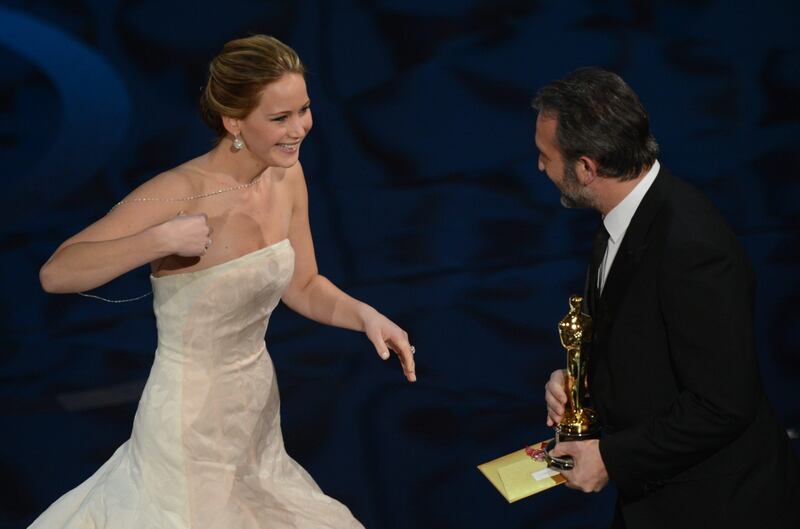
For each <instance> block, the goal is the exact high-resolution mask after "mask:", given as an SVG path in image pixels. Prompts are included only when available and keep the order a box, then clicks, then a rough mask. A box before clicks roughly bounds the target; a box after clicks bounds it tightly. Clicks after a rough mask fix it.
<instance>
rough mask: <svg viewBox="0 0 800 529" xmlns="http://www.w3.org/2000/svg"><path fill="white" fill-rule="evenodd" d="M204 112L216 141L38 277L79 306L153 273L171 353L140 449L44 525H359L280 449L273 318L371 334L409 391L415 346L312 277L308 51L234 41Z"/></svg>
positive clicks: (138, 435)
mask: <svg viewBox="0 0 800 529" xmlns="http://www.w3.org/2000/svg"><path fill="white" fill-rule="evenodd" d="M201 107H202V111H203V118H204V120H205V121H206V122H207V123H208V124H209V126H211V127H212V128H213V129H214V130H215V131H216V132H217V134H218V136H219V142H218V143H217V145H216V146H215V147H214V148H213V149H212V150H211V151H209V152H208V153H206V154H203V155H202V156H200V157H198V158H195V159H193V160H190V161H188V162H186V163H184V164H183V165H180V166H178V167H176V168H174V169H171V170H169V171H166V172H164V173H162V174H160V175H158V176H156V177H155V178H153V179H151V180H150V181H148V182H145V183H144V184H142V185H141V186H140V187H139V188H138V189H136V190H135V191H133V192H132V193H131V194H130V195H129V196H128V197H126V198H125V199H124V200H123V201H121V202H120V203H119V204H118V205H117V206H115V207H114V209H113V210H112V211H111V212H109V213H108V214H107V215H106V216H105V217H103V218H102V219H100V220H98V221H97V222H95V223H94V224H92V225H91V226H89V227H87V228H86V229H84V230H83V231H81V232H80V233H78V234H77V235H75V236H73V237H71V238H70V239H68V240H67V241H65V242H64V243H63V244H62V245H61V246H60V247H59V248H58V249H57V250H56V252H55V253H54V254H53V256H52V257H50V259H49V260H48V261H47V263H45V265H44V266H43V267H42V269H41V273H40V278H41V282H42V286H43V288H44V289H45V290H46V291H47V292H54V293H67V292H82V291H86V290H90V289H92V288H95V287H98V286H100V285H102V284H104V283H106V282H108V281H110V280H112V279H114V278H116V277H118V276H120V275H121V274H124V273H125V272H128V271H129V270H133V269H134V268H137V267H139V266H141V265H144V264H149V265H150V266H151V270H152V276H151V283H152V287H153V295H154V309H155V313H156V318H157V323H158V349H157V351H156V355H155V361H154V364H153V367H152V370H151V373H150V377H149V378H148V381H147V385H146V386H145V389H144V393H143V395H142V398H141V401H140V403H139V407H138V410H137V412H136V418H135V419H134V424H133V432H132V435H131V438H130V440H128V441H127V442H125V443H124V444H123V445H122V446H121V447H120V448H119V449H118V450H117V451H116V452H115V453H114V455H113V456H112V457H111V459H110V460H109V461H108V462H106V463H105V464H104V465H103V466H102V467H101V468H100V469H99V470H98V471H97V472H96V473H95V474H94V475H93V476H92V477H90V478H89V479H88V480H87V481H85V482H84V483H83V484H81V485H79V486H78V487H77V488H76V489H74V490H72V491H70V492H68V493H67V494H65V495H64V496H63V497H61V498H60V499H59V500H58V501H56V503H54V504H53V505H52V506H51V507H50V508H49V509H48V510H47V511H45V513H44V514H42V515H41V516H40V517H39V518H38V519H37V520H36V521H35V522H34V523H33V525H32V526H31V527H33V528H36V529H39V528H42V529H44V528H47V529H53V528H84V527H85V528H114V529H127V528H130V529H133V528H137V529H138V528H156V527H158V528H160V529H167V528H176V529H178V528H180V529H188V528H192V529H201V528H208V529H212V528H213V529H257V528H259V529H261V528H271V529H278V528H337V529H341V528H360V527H362V526H361V524H360V523H359V522H358V521H356V519H355V518H353V516H352V515H351V514H350V511H349V510H348V509H347V508H346V507H344V506H343V505H341V504H340V503H338V502H337V501H336V500H334V499H332V498H330V497H328V496H326V495H325V494H324V493H323V492H322V491H321V490H320V489H319V487H318V486H317V485H316V484H315V483H314V481H313V480H312V479H311V477H310V476H309V475H308V474H307V473H306V472H305V471H304V470H303V469H302V468H301V467H300V466H299V465H298V464H297V463H296V462H295V461H294V460H293V459H292V458H291V457H289V455H287V453H286V451H285V449H284V446H283V438H282V435H281V428H280V416H279V396H278V389H277V383H276V380H275V372H274V369H273V366H272V362H271V360H270V356H269V354H268V352H267V350H266V346H265V343H264V333H265V331H266V327H267V322H268V320H269V316H270V314H271V312H272V310H273V309H274V308H275V306H276V305H277V303H278V301H279V300H282V301H283V302H284V303H285V304H286V305H288V306H289V307H290V308H291V309H293V310H294V311H296V312H298V313H300V314H302V315H303V316H305V317H307V318H311V319H313V320H315V321H318V322H320V323H324V324H327V325H334V326H337V327H343V328H347V329H353V330H357V331H362V332H364V333H365V334H366V336H367V337H368V338H369V340H370V341H371V342H372V344H373V345H374V347H375V349H376V350H377V352H378V354H379V355H380V357H381V358H383V359H387V358H389V356H390V354H389V353H390V349H391V350H393V351H394V352H395V353H396V354H397V355H398V357H399V358H400V361H401V364H402V366H403V370H404V373H405V376H406V378H407V379H408V380H409V381H410V382H414V381H415V380H416V375H415V372H414V358H413V347H411V345H410V344H409V342H408V335H407V334H406V332H405V331H403V330H402V329H401V328H400V327H398V326H397V325H395V324H394V323H392V322H391V321H390V320H389V319H387V318H386V317H384V316H383V315H381V314H380V313H379V312H377V311H376V310H375V309H373V308H372V307H370V306H368V305H366V304H364V303H362V302H360V301H358V300H356V299H353V298H352V297H350V296H348V295H347V294H345V293H344V292H342V291H341V290H339V289H338V288H337V287H336V286H334V285H333V284H332V283H331V282H330V281H328V280H327V279H326V278H325V277H323V276H321V275H320V274H319V272H318V271H317V264H316V259H315V256H314V246H313V242H312V239H311V231H310V228H309V222H308V197H307V191H306V184H305V179H304V176H303V170H302V168H301V166H300V163H299V161H298V156H299V152H300V147H301V145H302V142H303V139H304V138H305V137H306V135H307V134H308V132H309V130H310V129H311V125H312V118H311V108H310V101H309V97H308V93H307V91H306V83H305V79H304V67H303V65H302V63H301V62H300V59H299V58H298V56H297V54H296V53H295V52H294V51H293V50H292V49H291V48H289V47H288V46H286V45H285V44H283V43H281V42H280V41H278V40H276V39H274V38H272V37H268V36H264V35H256V36H252V37H248V38H243V39H238V40H234V41H231V42H229V43H227V44H226V45H225V46H224V48H223V50H222V52H221V53H220V54H219V55H218V56H217V57H215V58H214V59H213V61H212V62H211V65H210V68H209V79H208V83H207V85H206V87H205V90H204V93H203V96H202V100H201Z"/></svg>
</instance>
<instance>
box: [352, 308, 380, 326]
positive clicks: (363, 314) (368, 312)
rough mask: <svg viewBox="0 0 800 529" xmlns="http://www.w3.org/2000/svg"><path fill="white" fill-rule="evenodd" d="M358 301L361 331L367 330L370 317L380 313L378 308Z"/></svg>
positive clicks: (357, 313) (357, 310)
mask: <svg viewBox="0 0 800 529" xmlns="http://www.w3.org/2000/svg"><path fill="white" fill-rule="evenodd" d="M357 303H358V305H357V307H356V315H357V316H358V321H359V325H360V327H361V329H360V330H361V332H366V330H367V322H368V321H369V320H370V318H374V317H375V316H377V315H378V314H379V313H378V311H377V310H375V309H373V308H372V307H371V306H369V305H367V304H366V303H364V302H363V301H358V302H357Z"/></svg>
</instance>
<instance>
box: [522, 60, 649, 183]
mask: <svg viewBox="0 0 800 529" xmlns="http://www.w3.org/2000/svg"><path fill="white" fill-rule="evenodd" d="M533 108H535V109H536V110H537V111H539V113H541V114H543V115H545V116H548V117H550V116H552V117H555V118H557V120H558V121H557V122H556V143H557V146H558V149H559V151H560V152H561V155H562V156H563V157H564V162H565V163H569V164H570V165H571V164H574V162H576V161H577V160H578V159H579V158H580V157H581V156H588V157H589V158H591V159H592V160H594V161H596V162H597V164H598V173H599V174H600V175H601V176H608V177H615V178H619V179H620V180H630V179H632V178H635V177H636V176H638V175H639V173H641V171H642V170H643V169H645V168H646V167H649V166H650V165H652V164H653V162H654V161H655V159H656V157H657V156H658V143H656V140H655V138H654V137H653V135H652V133H651V132H650V119H649V118H648V116H647V111H646V110H645V109H644V107H643V106H642V103H641V101H639V97H638V96H637V95H636V93H635V92H634V91H633V90H631V87H629V86H628V85H627V84H626V83H625V81H623V80H622V78H621V77H620V76H618V75H617V74H614V73H611V72H609V71H606V70H603V69H601V68H580V69H578V70H575V71H574V72H572V73H570V74H569V75H567V76H566V77H564V78H563V79H560V80H558V81H553V82H551V83H550V84H548V85H547V86H545V87H544V88H542V89H541V90H539V92H538V93H537V94H536V98H535V99H534V100H533Z"/></svg>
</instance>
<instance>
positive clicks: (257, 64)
mask: <svg viewBox="0 0 800 529" xmlns="http://www.w3.org/2000/svg"><path fill="white" fill-rule="evenodd" d="M305 72H306V70H305V67H304V66H303V63H302V62H301V61H300V57H298V56H297V53H296V52H295V51H294V50H293V49H292V48H290V47H289V46H287V45H286V44H284V43H283V42H281V41H279V40H278V39H276V38H274V37H270V36H267V35H253V36H251V37H245V38H242V39H236V40H232V41H230V42H228V43H227V44H225V46H224V47H223V48H222V52H220V54H219V55H217V56H216V57H214V59H213V60H212V61H211V64H210V65H209V66H208V82H207V83H206V86H205V89H204V90H203V95H202V96H200V112H201V114H202V116H203V121H205V122H206V124H207V125H208V126H209V127H211V128H212V129H214V131H216V133H217V135H218V136H219V137H220V138H221V137H223V136H225V134H227V131H226V130H225V127H224V126H223V125H222V116H228V117H231V118H237V119H243V118H245V117H246V116H247V115H248V114H250V112H252V110H253V109H254V108H256V107H257V106H258V98H259V95H260V94H261V91H262V90H263V89H264V87H265V86H267V85H268V84H269V83H273V82H275V81H277V80H278V79H280V78H281V77H283V76H284V75H285V74H287V73H298V74H300V75H305Z"/></svg>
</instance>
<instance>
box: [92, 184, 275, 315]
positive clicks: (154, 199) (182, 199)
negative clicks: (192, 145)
mask: <svg viewBox="0 0 800 529" xmlns="http://www.w3.org/2000/svg"><path fill="white" fill-rule="evenodd" d="M262 175H263V173H262V174H260V175H258V176H257V177H255V178H253V180H251V181H250V182H248V183H247V184H239V185H237V186H231V187H224V188H222V189H217V190H216V191H211V192H209V193H199V194H197V195H191V196H188V197H166V198H161V197H137V198H131V199H128V200H125V199H123V200H120V201H119V202H117V203H116V204H114V206H113V207H112V208H111V209H110V210H108V212H109V213H111V212H112V211H114V208H116V207H117V206H120V205H122V204H129V203H131V202H187V201H189V200H197V199H198V198H208V197H213V196H214V195H221V194H222V193H229V192H231V191H240V190H242V189H247V188H248V187H251V186H254V185H255V184H257V183H258V182H259V181H260V180H261V176H262ZM150 294H152V291H150V292H146V293H144V294H142V295H141V296H136V297H134V298H126V299H108V298H104V297H103V296H96V295H95V294H87V293H86V292H78V295H80V296H83V297H85V298H93V299H99V300H100V301H105V302H106V303H128V302H130V301H139V300H140V299H144V298H146V297H147V296H149V295H150Z"/></svg>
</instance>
